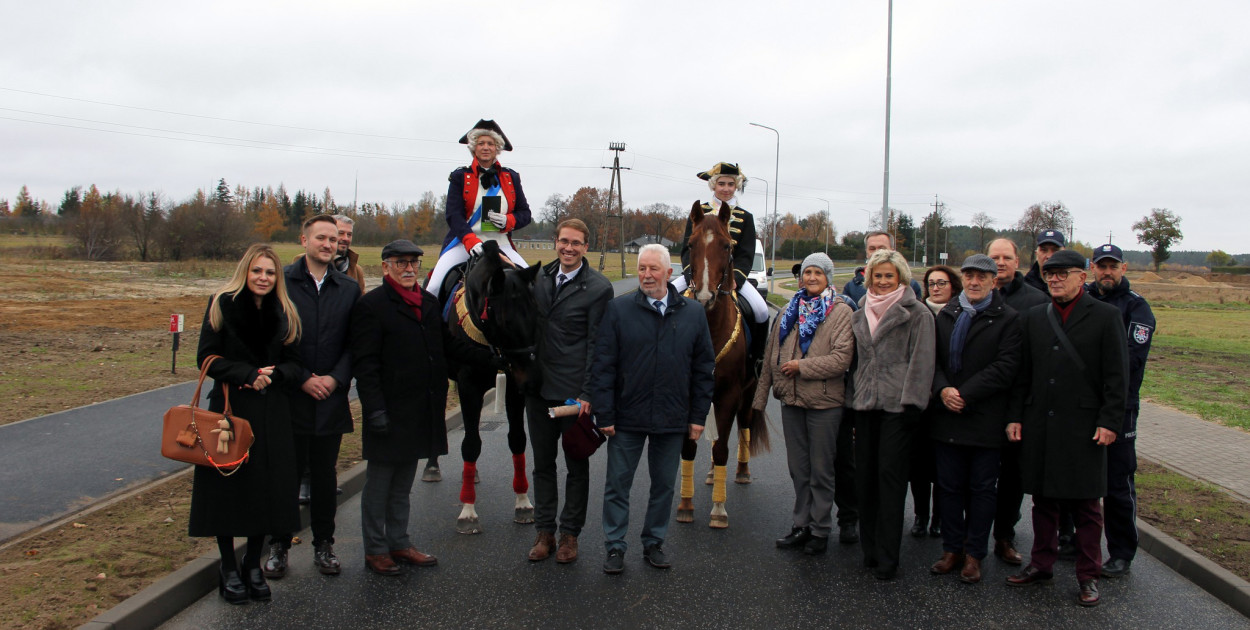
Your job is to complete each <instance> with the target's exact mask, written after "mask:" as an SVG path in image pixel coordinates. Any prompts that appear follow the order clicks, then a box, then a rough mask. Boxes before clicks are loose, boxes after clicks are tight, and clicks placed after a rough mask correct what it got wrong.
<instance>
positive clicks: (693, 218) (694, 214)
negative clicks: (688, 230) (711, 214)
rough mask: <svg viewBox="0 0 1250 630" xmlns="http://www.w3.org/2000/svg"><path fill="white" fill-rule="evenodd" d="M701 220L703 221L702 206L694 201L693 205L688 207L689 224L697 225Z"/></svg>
mask: <svg viewBox="0 0 1250 630" xmlns="http://www.w3.org/2000/svg"><path fill="white" fill-rule="evenodd" d="M702 220H703V204H701V203H699V202H698V201H695V202H694V205H692V206H690V224H691V225H698V224H699V222H700V221H702Z"/></svg>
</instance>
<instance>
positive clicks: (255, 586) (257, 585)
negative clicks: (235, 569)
mask: <svg viewBox="0 0 1250 630" xmlns="http://www.w3.org/2000/svg"><path fill="white" fill-rule="evenodd" d="M247 596H248V597H250V598H252V599H255V600H259V601H266V600H268V599H269V598H270V597H272V596H273V592H272V591H270V590H269V584H268V583H266V582H265V572H264V571H261V570H260V567H252V568H250V569H248V570H247Z"/></svg>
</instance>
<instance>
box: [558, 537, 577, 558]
mask: <svg viewBox="0 0 1250 630" xmlns="http://www.w3.org/2000/svg"><path fill="white" fill-rule="evenodd" d="M574 560H577V536H573V535H571V534H560V545H559V546H558V547H557V548H556V562H559V563H560V564H568V563H570V562H573V561H574Z"/></svg>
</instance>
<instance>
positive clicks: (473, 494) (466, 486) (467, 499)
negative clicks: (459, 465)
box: [460, 462, 477, 503]
mask: <svg viewBox="0 0 1250 630" xmlns="http://www.w3.org/2000/svg"><path fill="white" fill-rule="evenodd" d="M476 476H477V464H473V463H469V462H465V463H464V474H463V475H462V476H461V479H460V502H461V503H477V490H476V489H475V488H474V487H473V478H474V477H476Z"/></svg>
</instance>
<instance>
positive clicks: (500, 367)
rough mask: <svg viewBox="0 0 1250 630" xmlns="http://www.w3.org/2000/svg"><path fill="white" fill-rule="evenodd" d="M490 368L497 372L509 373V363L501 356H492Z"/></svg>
mask: <svg viewBox="0 0 1250 630" xmlns="http://www.w3.org/2000/svg"><path fill="white" fill-rule="evenodd" d="M490 366H491V367H492V368H494V369H495V371H496V372H507V371H508V361H507V360H506V359H504V358H503V357H500V356H492V357H491V359H490Z"/></svg>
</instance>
